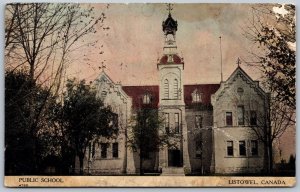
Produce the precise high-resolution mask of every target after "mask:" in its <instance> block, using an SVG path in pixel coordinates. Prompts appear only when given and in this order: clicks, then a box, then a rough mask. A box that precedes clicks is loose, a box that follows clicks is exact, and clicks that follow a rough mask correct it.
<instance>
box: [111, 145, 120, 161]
mask: <svg viewBox="0 0 300 192" xmlns="http://www.w3.org/2000/svg"><path fill="white" fill-rule="evenodd" d="M112 153H113V154H112V156H113V158H118V157H119V144H118V143H113V146H112Z"/></svg>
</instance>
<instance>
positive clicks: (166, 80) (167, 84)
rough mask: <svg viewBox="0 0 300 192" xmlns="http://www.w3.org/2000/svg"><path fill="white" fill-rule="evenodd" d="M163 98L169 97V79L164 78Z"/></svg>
mask: <svg viewBox="0 0 300 192" xmlns="http://www.w3.org/2000/svg"><path fill="white" fill-rule="evenodd" d="M164 98H165V99H169V81H168V79H165V81H164Z"/></svg>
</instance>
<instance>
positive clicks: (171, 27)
mask: <svg viewBox="0 0 300 192" xmlns="http://www.w3.org/2000/svg"><path fill="white" fill-rule="evenodd" d="M162 27H163V31H164V32H165V35H167V34H173V35H174V34H175V32H176V31H177V21H175V20H174V19H173V17H172V15H171V13H169V16H168V18H167V19H166V20H165V21H163V23H162Z"/></svg>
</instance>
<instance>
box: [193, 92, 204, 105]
mask: <svg viewBox="0 0 300 192" xmlns="http://www.w3.org/2000/svg"><path fill="white" fill-rule="evenodd" d="M201 101H202V93H199V91H198V90H197V89H196V90H194V91H193V93H192V102H193V103H199V102H201Z"/></svg>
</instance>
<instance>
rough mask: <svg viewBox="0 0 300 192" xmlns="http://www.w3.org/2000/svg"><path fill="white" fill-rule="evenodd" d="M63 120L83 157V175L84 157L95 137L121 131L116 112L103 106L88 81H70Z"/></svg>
mask: <svg viewBox="0 0 300 192" xmlns="http://www.w3.org/2000/svg"><path fill="white" fill-rule="evenodd" d="M62 119H63V121H64V122H65V123H64V127H63V128H64V130H63V132H64V133H65V134H66V135H67V138H68V140H69V141H70V144H71V147H72V149H74V151H75V153H76V155H77V156H78V157H79V162H80V174H81V175H82V174H83V159H84V156H85V153H86V150H87V148H88V146H89V144H90V142H91V141H92V140H93V139H94V138H95V137H98V136H103V137H110V136H113V135H114V134H116V133H117V131H118V126H117V125H116V121H115V114H114V113H113V112H112V111H111V110H110V108H109V107H105V106H104V105H103V103H102V101H101V100H100V99H98V98H97V97H96V92H95V90H93V89H92V87H91V86H90V85H87V84H85V81H84V80H82V81H80V82H76V81H75V80H68V83H67V90H66V93H65V97H64V101H63V107H62Z"/></svg>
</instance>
